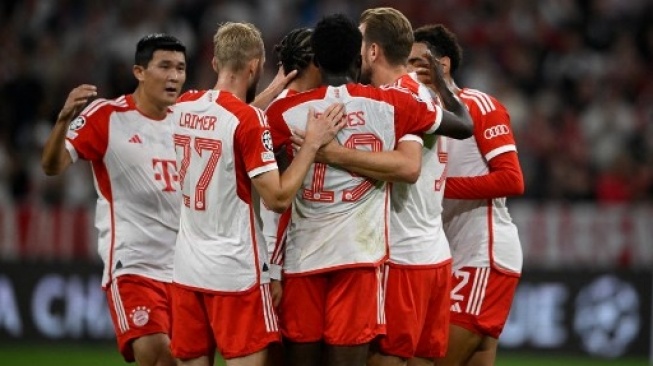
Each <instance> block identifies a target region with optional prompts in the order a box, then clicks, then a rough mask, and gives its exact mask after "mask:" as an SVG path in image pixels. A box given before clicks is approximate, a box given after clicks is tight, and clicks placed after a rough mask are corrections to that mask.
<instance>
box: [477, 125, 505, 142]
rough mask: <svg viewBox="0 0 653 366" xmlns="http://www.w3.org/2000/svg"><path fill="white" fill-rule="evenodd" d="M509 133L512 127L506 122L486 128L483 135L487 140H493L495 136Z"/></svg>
mask: <svg viewBox="0 0 653 366" xmlns="http://www.w3.org/2000/svg"><path fill="white" fill-rule="evenodd" d="M509 133H510V128H509V127H508V126H506V125H504V124H501V125H496V126H492V127H490V128H488V129H486V130H485V131H484V132H483V136H485V139H486V140H491V139H493V138H495V137H498V136H502V135H507V134H509Z"/></svg>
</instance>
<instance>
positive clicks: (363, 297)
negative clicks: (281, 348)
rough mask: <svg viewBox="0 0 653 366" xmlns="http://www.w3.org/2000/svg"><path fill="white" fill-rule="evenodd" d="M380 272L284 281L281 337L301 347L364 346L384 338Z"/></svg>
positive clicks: (364, 270)
mask: <svg viewBox="0 0 653 366" xmlns="http://www.w3.org/2000/svg"><path fill="white" fill-rule="evenodd" d="M380 275H381V272H380V269H379V267H374V268H370V267H366V268H353V269H339V270H334V271H332V272H326V273H320V274H312V275H306V276H291V277H286V278H284V280H283V296H282V297H281V304H280V306H279V319H280V321H281V334H283V336H284V337H285V338H287V339H288V340H290V341H292V342H297V343H307V342H317V341H320V340H324V342H325V343H327V344H330V345H334V346H353V345H359V344H365V343H368V342H370V341H371V340H372V339H374V338H375V337H376V336H377V335H379V334H383V333H385V324H384V323H385V316H384V314H383V307H382V306H380V304H381V296H382V291H381V281H380Z"/></svg>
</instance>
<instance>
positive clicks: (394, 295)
mask: <svg viewBox="0 0 653 366" xmlns="http://www.w3.org/2000/svg"><path fill="white" fill-rule="evenodd" d="M384 280H385V285H384V287H385V312H386V319H387V335H386V336H385V337H382V338H381V339H380V341H379V349H380V351H381V352H382V353H384V354H387V355H391V356H397V357H402V358H412V357H415V356H418V357H423V358H429V359H431V358H434V357H443V356H444V355H445V354H446V352H447V345H448V342H449V305H450V302H449V293H450V291H451V263H447V264H444V265H442V266H439V267H435V268H424V267H422V268H419V267H417V268H414V267H413V268H411V267H406V266H401V267H400V266H393V265H386V267H385V275H384Z"/></svg>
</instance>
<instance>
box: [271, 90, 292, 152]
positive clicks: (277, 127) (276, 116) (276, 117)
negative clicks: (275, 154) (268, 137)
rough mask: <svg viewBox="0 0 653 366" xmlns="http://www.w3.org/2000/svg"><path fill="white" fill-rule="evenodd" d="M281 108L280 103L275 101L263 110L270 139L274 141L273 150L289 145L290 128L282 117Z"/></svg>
mask: <svg viewBox="0 0 653 366" xmlns="http://www.w3.org/2000/svg"><path fill="white" fill-rule="evenodd" d="M282 110H283V107H282V103H281V102H280V101H277V102H273V103H272V104H271V105H270V107H269V108H268V109H267V110H266V112H265V115H266V118H267V122H268V125H269V126H270V133H271V134H272V141H273V142H274V151H279V150H281V149H282V148H283V147H284V146H290V145H291V143H290V136H291V132H290V128H289V127H288V124H286V121H284V119H283V114H282Z"/></svg>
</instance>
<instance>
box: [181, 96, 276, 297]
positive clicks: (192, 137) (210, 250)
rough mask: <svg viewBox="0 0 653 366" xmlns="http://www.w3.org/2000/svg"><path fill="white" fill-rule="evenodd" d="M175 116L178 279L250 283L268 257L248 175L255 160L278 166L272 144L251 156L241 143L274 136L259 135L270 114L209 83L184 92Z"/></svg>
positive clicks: (215, 284) (224, 286)
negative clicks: (179, 203)
mask: <svg viewBox="0 0 653 366" xmlns="http://www.w3.org/2000/svg"><path fill="white" fill-rule="evenodd" d="M174 123H175V136H174V139H175V146H176V149H177V162H178V166H179V177H180V182H181V187H182V193H183V205H182V209H181V219H180V228H179V235H178V237H177V248H176V255H175V269H174V281H175V282H178V283H180V284H182V285H188V286H192V287H195V288H201V289H206V290H211V291H244V290H247V289H248V288H250V287H252V286H253V285H255V284H256V283H257V281H258V280H259V279H258V276H259V275H261V273H260V272H261V271H260V270H261V269H262V267H263V266H264V264H265V263H266V261H267V251H266V249H265V243H264V240H262V238H261V236H260V228H258V227H257V226H256V221H255V220H254V216H253V207H252V195H251V193H252V192H251V180H250V178H249V175H248V174H251V171H252V170H253V169H252V168H251V166H252V164H258V166H260V168H258V169H262V170H265V169H267V170H271V169H276V163H275V160H274V155H273V153H272V152H271V151H269V152H267V153H265V152H264V153H260V154H259V155H260V156H257V158H258V160H259V161H258V162H253V163H252V159H251V156H249V155H248V154H247V153H248V152H247V151H243V150H245V149H247V147H248V146H246V145H244V144H243V143H242V142H243V141H249V140H252V144H255V143H258V144H259V145H260V144H261V143H262V141H263V140H264V139H265V138H266V137H267V138H268V139H269V132H267V129H266V130H265V133H263V134H262V135H258V136H255V135H253V133H254V132H257V133H261V131H262V130H261V128H262V126H264V125H265V120H264V118H263V113H262V112H261V111H260V110H257V109H255V108H253V107H251V106H248V105H247V104H245V103H244V102H242V101H240V100H239V99H238V98H236V97H235V96H234V95H233V94H231V93H228V92H225V91H218V90H209V91H202V92H194V93H187V94H185V95H184V96H182V97H181V98H180V100H179V102H178V103H177V105H176V106H175V121H174ZM253 124H258V126H252V125H253ZM269 145H270V146H269V147H270V149H271V147H272V146H271V143H269ZM254 170H255V169H254ZM259 264H260V265H259ZM263 281H267V278H265V279H263Z"/></svg>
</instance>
